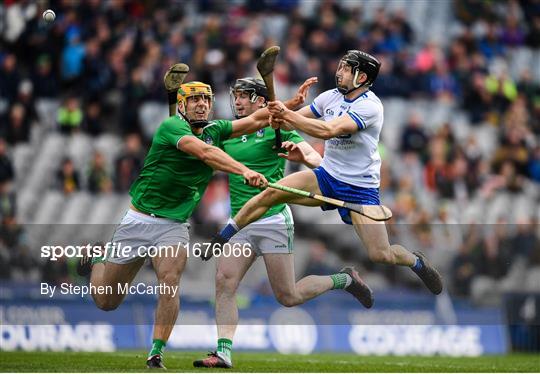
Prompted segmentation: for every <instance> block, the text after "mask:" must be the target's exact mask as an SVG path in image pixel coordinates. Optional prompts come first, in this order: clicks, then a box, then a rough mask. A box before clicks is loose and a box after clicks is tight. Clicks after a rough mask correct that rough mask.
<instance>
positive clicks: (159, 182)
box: [78, 82, 296, 368]
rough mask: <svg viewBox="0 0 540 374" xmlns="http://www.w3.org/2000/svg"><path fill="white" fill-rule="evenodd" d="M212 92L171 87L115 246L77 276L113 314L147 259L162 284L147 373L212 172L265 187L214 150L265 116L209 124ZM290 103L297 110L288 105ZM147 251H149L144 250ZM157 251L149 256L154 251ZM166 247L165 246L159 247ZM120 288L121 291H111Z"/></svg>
mask: <svg viewBox="0 0 540 374" xmlns="http://www.w3.org/2000/svg"><path fill="white" fill-rule="evenodd" d="M213 99H214V95H213V93H212V89H211V87H210V86H209V85H207V84H204V83H201V82H189V83H184V84H182V85H181V86H180V89H179V90H178V115H176V116H172V117H169V118H167V119H166V120H165V121H163V122H162V123H161V125H160V126H159V127H158V129H157V130H156V132H155V134H154V137H153V139H152V145H151V147H150V150H149V152H148V154H147V156H146V158H145V162H144V167H143V169H142V171H141V173H140V175H139V177H138V178H137V180H136V181H135V182H134V183H133V185H132V186H131V189H130V195H131V198H132V199H131V206H130V208H129V209H128V211H127V212H126V215H125V216H124V218H123V219H122V222H121V224H120V225H119V226H118V227H117V229H116V231H115V233H114V235H113V238H112V240H111V243H114V244H115V245H116V246H117V247H116V248H122V250H121V251H111V249H112V248H113V245H112V244H111V243H107V245H106V246H105V250H107V252H106V257H105V258H102V257H93V258H89V257H85V258H84V259H83V260H81V263H80V264H79V267H78V271H79V274H81V275H88V274H91V275H90V283H91V285H92V286H95V289H97V287H99V286H105V287H107V286H108V287H109V289H112V292H106V293H98V292H95V293H92V297H93V299H94V301H95V303H96V305H97V306H98V307H99V308H100V309H103V310H113V309H116V308H117V307H118V306H119V305H120V303H121V302H122V300H123V299H124V297H125V292H122V290H125V285H128V284H130V283H131V282H132V281H133V279H134V277H135V275H136V274H137V272H138V271H139V269H140V268H141V266H142V265H143V263H144V262H145V259H146V257H150V258H151V261H152V265H153V267H154V270H155V272H156V276H157V280H158V283H159V286H160V287H161V288H160V290H162V292H160V295H159V297H158V303H157V307H156V314H155V322H154V332H153V342H152V349H151V351H150V353H149V355H148V359H147V366H148V367H149V368H163V367H164V365H163V359H162V356H163V348H164V347H165V344H166V342H167V340H168V338H169V336H170V334H171V332H172V329H173V327H174V324H175V322H176V319H177V316H178V310H179V294H178V286H179V281H180V277H181V275H182V272H183V270H184V267H185V264H186V261H187V253H186V248H185V246H186V245H188V244H189V232H188V229H189V224H188V219H189V218H190V216H191V214H192V212H193V210H194V209H195V208H196V206H197V205H198V203H199V201H200V199H201V197H202V195H203V193H204V191H205V189H206V187H207V185H208V183H209V181H210V179H211V177H212V173H213V170H221V171H225V172H228V173H231V174H235V175H239V176H240V178H242V180H244V179H245V180H246V181H247V182H248V183H249V184H250V185H252V186H262V187H264V186H266V184H267V181H266V178H265V177H264V176H263V175H262V174H260V173H258V172H255V171H253V170H251V169H249V168H248V167H246V166H245V165H243V164H241V163H240V162H238V161H236V160H234V159H233V158H232V157H230V156H229V155H227V154H226V153H225V152H224V151H223V150H221V149H220V148H219V147H221V146H222V144H223V142H224V141H225V140H226V139H229V138H235V137H238V136H241V135H243V134H249V133H252V132H255V131H257V130H259V129H262V128H263V127H265V126H267V124H268V112H267V110H266V109H263V110H260V111H258V112H256V113H253V115H251V116H248V117H244V118H241V119H238V120H234V121H226V120H216V121H208V117H209V115H210V113H211V111H212V106H213ZM290 102H291V106H292V107H294V106H296V104H294V103H295V100H291V101H290ZM151 247H153V248H152V249H151ZM154 248H155V249H159V251H155V250H154V251H153V252H152V250H153V249H154ZM161 248H165V249H163V250H162V249H161ZM119 285H122V286H124V288H122V287H118V286H119Z"/></svg>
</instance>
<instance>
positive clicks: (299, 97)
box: [292, 77, 319, 106]
mask: <svg viewBox="0 0 540 374" xmlns="http://www.w3.org/2000/svg"><path fill="white" fill-rule="evenodd" d="M318 80H319V79H318V78H317V77H311V78H308V79H306V80H305V81H304V83H302V85H301V86H300V87H298V91H296V95H295V96H294V97H293V99H292V100H293V103H294V104H295V106H300V105H302V104H304V102H305V101H306V98H307V95H308V92H309V89H310V88H311V86H313V85H314V84H315V83H317V82H318Z"/></svg>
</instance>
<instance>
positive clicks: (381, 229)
mask: <svg viewBox="0 0 540 374" xmlns="http://www.w3.org/2000/svg"><path fill="white" fill-rule="evenodd" d="M380 66H381V64H380V62H379V61H378V60H377V59H376V58H375V57H373V56H371V55H369V54H368V53H365V52H362V51H358V50H350V51H347V53H346V54H345V55H344V56H343V57H342V58H341V60H340V61H339V65H338V68H337V71H336V76H335V77H336V88H335V89H332V90H329V91H326V92H323V93H322V94H320V95H319V96H318V97H317V98H315V100H314V101H313V103H312V104H311V105H310V106H306V107H303V108H302V109H299V110H298V111H296V112H295V111H291V110H289V109H287V108H286V107H285V105H283V103H282V102H280V101H273V102H270V103H269V105H268V109H269V111H270V113H271V115H272V116H273V120H274V124H279V126H280V127H281V128H283V129H287V130H290V129H296V130H300V131H303V132H304V133H306V134H308V135H311V136H313V137H316V138H320V139H325V140H326V141H325V151H324V157H323V160H322V163H321V165H320V166H319V167H317V168H315V169H313V170H305V171H300V172H297V173H293V174H291V175H289V176H287V177H285V178H283V179H282V180H281V181H280V182H279V183H280V184H282V185H285V186H289V187H294V188H298V189H301V190H304V191H309V192H313V193H316V194H322V195H324V196H328V197H332V198H336V199H340V200H343V201H348V202H352V203H357V204H363V205H380V201H379V183H380V167H381V158H380V156H379V153H378V151H377V145H378V142H379V136H380V133H381V129H382V126H383V120H384V115H383V105H382V103H381V101H380V100H379V98H378V97H377V95H375V93H373V92H372V91H370V87H371V85H372V84H373V82H374V81H375V79H376V78H377V74H378V73H379V68H380ZM289 153H293V155H292V156H294V158H296V159H299V160H302V157H303V155H302V152H301V150H300V149H299V148H295V149H292V150H289ZM291 158H292V157H291ZM281 203H292V204H301V205H308V206H321V205H322V204H323V203H321V202H319V201H317V200H314V199H310V198H306V197H301V196H298V195H295V194H292V193H288V192H284V191H280V190H275V189H267V190H265V191H263V192H261V193H260V194H259V195H257V196H255V197H253V198H252V199H251V200H249V201H248V202H247V203H246V204H245V205H244V206H243V208H242V209H241V210H240V211H239V212H238V214H236V216H235V217H234V219H233V220H231V221H230V222H229V224H228V225H227V226H226V227H225V228H224V229H223V230H222V231H221V233H220V234H219V235H218V236H216V238H214V242H215V243H224V242H226V241H228V240H229V239H230V237H231V236H232V235H234V233H236V231H237V230H239V229H241V228H243V227H245V226H246V225H248V224H249V223H251V222H253V221H255V220H257V219H258V218H259V217H261V216H262V215H263V214H264V213H265V212H266V211H267V210H268V209H269V208H270V207H271V206H273V205H275V204H281ZM322 208H323V209H325V210H326V209H335V207H329V206H324V205H323V206H322ZM338 211H339V213H340V215H341V218H342V220H343V221H344V222H345V223H347V224H352V225H353V227H354V229H355V231H356V233H357V235H358V236H359V238H360V239H361V241H362V242H363V243H364V246H365V247H366V249H367V251H368V256H369V258H370V260H371V261H373V262H377V263H383V264H390V265H401V266H409V267H411V269H412V270H413V271H414V272H415V273H416V274H417V275H418V276H419V277H420V279H421V280H422V281H423V282H424V284H425V285H426V286H427V288H428V289H429V290H430V291H431V292H432V293H434V294H440V293H441V291H442V278H441V276H440V274H439V273H438V271H437V270H436V269H435V268H434V267H433V266H432V265H431V264H429V263H428V261H427V259H426V257H425V256H424V255H423V254H422V253H420V252H410V251H408V250H407V249H406V248H405V247H403V246H401V245H399V244H392V245H390V243H389V240H388V234H387V232H386V227H385V224H384V222H376V221H373V220H371V219H369V218H367V217H364V216H361V215H360V214H357V213H355V212H351V211H349V210H348V209H344V208H338ZM329 286H330V285H329Z"/></svg>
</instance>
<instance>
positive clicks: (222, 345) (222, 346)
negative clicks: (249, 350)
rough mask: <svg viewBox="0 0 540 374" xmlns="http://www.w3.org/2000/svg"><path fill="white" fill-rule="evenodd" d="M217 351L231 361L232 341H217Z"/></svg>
mask: <svg viewBox="0 0 540 374" xmlns="http://www.w3.org/2000/svg"><path fill="white" fill-rule="evenodd" d="M217 351H218V352H219V353H223V354H224V355H225V356H227V357H228V358H229V360H231V357H232V340H230V339H226V338H220V339H218V341H217Z"/></svg>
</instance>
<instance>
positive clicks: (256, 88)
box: [229, 77, 268, 119]
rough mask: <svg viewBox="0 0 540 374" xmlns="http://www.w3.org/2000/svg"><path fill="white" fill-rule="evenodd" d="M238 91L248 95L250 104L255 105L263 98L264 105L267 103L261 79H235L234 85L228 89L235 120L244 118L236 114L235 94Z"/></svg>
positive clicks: (266, 95) (264, 87)
mask: <svg viewBox="0 0 540 374" xmlns="http://www.w3.org/2000/svg"><path fill="white" fill-rule="evenodd" d="M238 91H240V92H246V93H247V94H249V101H250V102H251V103H255V102H256V101H257V99H258V98H259V97H263V98H264V101H265V103H266V101H268V90H267V89H266V86H265V84H264V81H263V80H262V79H259V78H251V77H247V78H240V79H237V80H236V82H235V83H234V86H232V87H231V88H230V89H229V98H230V104H231V111H232V113H233V114H234V117H235V118H236V119H239V118H242V117H245V116H240V115H239V114H238V113H237V112H236V105H235V101H236V97H235V93H236V92H238Z"/></svg>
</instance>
